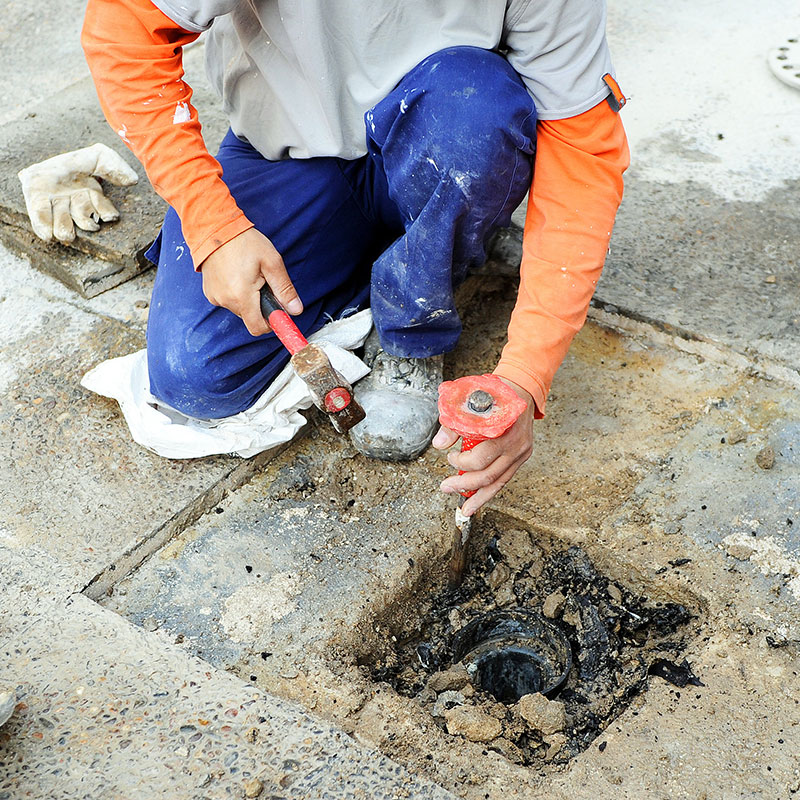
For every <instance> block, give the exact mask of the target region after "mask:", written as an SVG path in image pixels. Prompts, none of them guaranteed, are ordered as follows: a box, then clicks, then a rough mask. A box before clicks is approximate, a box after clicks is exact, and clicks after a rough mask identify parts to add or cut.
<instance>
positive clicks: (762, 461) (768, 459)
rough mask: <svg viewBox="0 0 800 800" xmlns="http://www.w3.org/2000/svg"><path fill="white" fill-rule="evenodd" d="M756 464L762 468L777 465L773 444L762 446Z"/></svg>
mask: <svg viewBox="0 0 800 800" xmlns="http://www.w3.org/2000/svg"><path fill="white" fill-rule="evenodd" d="M756 464H758V466H759V467H761V469H772V468H773V467H774V466H775V450H774V448H773V447H772V446H771V445H767V446H766V447H762V448H761V450H759V451H758V453H757V454H756Z"/></svg>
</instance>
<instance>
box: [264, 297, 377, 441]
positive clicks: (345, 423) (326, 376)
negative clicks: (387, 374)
mask: <svg viewBox="0 0 800 800" xmlns="http://www.w3.org/2000/svg"><path fill="white" fill-rule="evenodd" d="M261 313H262V314H263V315H264V319H266V320H267V322H268V323H269V326H270V328H272V331H273V333H274V334H275V335H276V336H277V337H278V339H280V341H281V344H283V346H284V347H285V348H286V349H287V350H288V351H289V352H290V353H291V355H292V357H291V359H290V362H291V365H292V367H293V368H294V371H295V373H296V374H297V376H298V377H299V378H300V379H301V380H302V381H303V382H304V383H305V385H306V386H307V387H308V390H309V391H310V392H311V398H312V400H313V401H314V405H315V406H316V407H317V408H318V409H319V410H320V411H322V412H323V413H324V414H327V415H328V417H329V418H330V421H331V422H332V423H333V427H334V428H336V430H337V431H338V432H339V433H347V431H349V430H350V428H352V427H353V426H354V425H357V424H358V423H359V422H361V420H362V419H364V417H365V416H366V414H365V413H364V409H363V408H361V406H360V405H359V404H358V403H357V402H356V400H355V398H354V397H353V387H352V386H351V385H350V384H349V383H348V382H347V381H346V380H345V379H344V378H343V377H342V376H341V375H340V374H339V373H338V372H337V371H336V370H335V369H334V368H333V365H332V364H331V362H330V361H329V360H328V356H326V355H325V351H324V350H323V349H322V348H321V347H319V346H317V345H315V344H309V343H308V340H307V339H306V337H305V336H303V334H302V333H300V330H299V328H298V327H297V325H295V324H294V321H293V320H292V318H291V317H290V316H289V315H288V314H287V313H286V312H285V311H284V310H283V309H282V308H281V306H280V303H278V300H277V299H276V297H275V295H274V294H272V292H271V291H270V289H269V286H267V285H266V284H264V285H263V286H262V287H261Z"/></svg>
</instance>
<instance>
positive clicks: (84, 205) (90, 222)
mask: <svg viewBox="0 0 800 800" xmlns="http://www.w3.org/2000/svg"><path fill="white" fill-rule="evenodd" d="M69 213H70V216H71V217H72V219H73V221H74V222H75V224H76V225H77V226H78V227H79V228H80V229H81V230H82V231H99V230H100V226H99V225H98V224H97V220H95V219H94V216H95V214H96V211H95V208H94V204H93V203H92V199H91V197H90V196H89V190H88V189H86V190H84V191H81V192H75V193H74V194H73V195H71V196H70V199H69Z"/></svg>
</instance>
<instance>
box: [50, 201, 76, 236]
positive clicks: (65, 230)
mask: <svg viewBox="0 0 800 800" xmlns="http://www.w3.org/2000/svg"><path fill="white" fill-rule="evenodd" d="M69 206H70V202H69V196H67V195H62V196H61V197H54V198H53V236H55V237H56V239H58V241H59V242H65V243H69V242H72V241H74V239H75V226H74V225H73V224H72V216H71V215H70V213H69Z"/></svg>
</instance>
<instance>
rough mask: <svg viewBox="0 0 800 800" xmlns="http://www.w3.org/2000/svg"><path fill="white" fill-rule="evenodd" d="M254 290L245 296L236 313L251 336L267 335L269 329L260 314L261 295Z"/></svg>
mask: <svg viewBox="0 0 800 800" xmlns="http://www.w3.org/2000/svg"><path fill="white" fill-rule="evenodd" d="M260 288H261V286H259V287H258V289H255V290H254V291H251V292H249V293H248V294H247V297H246V299H245V302H244V303H243V304H242V305H241V306H240V308H239V311H237V312H235V313H238V314H239V316H240V317H241V318H242V322H244V324H245V327H246V328H247V330H248V331H249V332H250V335H251V336H263V335H264V334H265V333H269V331H270V327H269V325H268V324H267V321H266V320H265V319H264V315H263V314H262V313H261V295H260V293H259V289H260Z"/></svg>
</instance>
